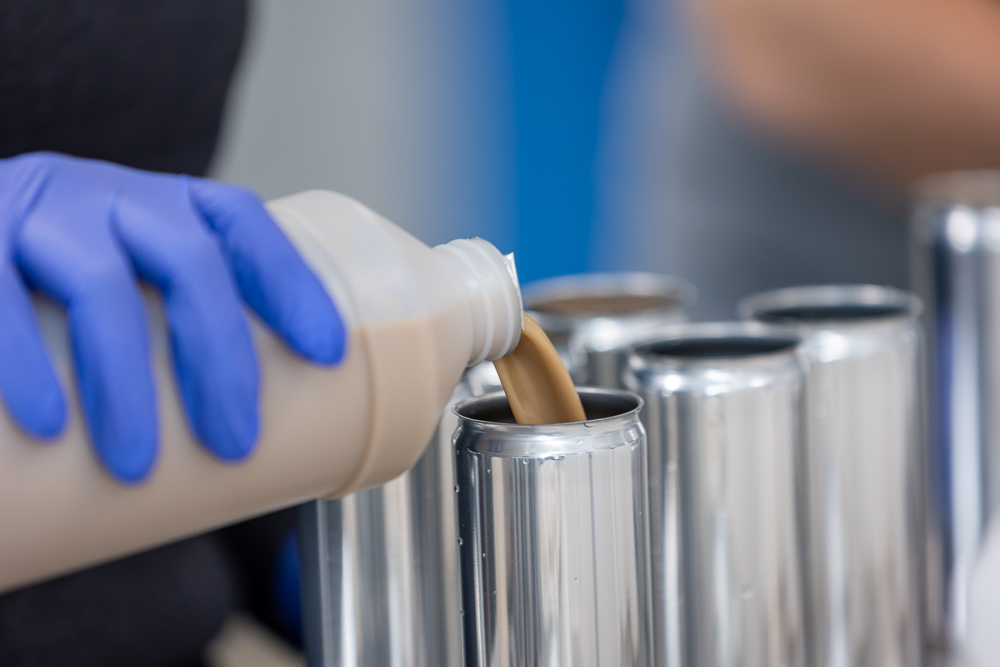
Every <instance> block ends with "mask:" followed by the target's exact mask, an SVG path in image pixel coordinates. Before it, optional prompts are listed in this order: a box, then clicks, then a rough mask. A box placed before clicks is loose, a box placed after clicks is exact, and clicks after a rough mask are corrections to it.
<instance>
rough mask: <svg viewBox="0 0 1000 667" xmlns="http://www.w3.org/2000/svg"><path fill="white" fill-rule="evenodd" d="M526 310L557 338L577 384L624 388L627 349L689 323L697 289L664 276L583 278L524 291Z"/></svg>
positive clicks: (572, 277) (541, 283) (564, 279)
mask: <svg viewBox="0 0 1000 667" xmlns="http://www.w3.org/2000/svg"><path fill="white" fill-rule="evenodd" d="M523 295H524V308H525V310H526V311H529V314H530V315H531V316H532V317H534V318H535V320H536V321H537V322H538V324H539V326H541V327H542V329H543V330H545V333H547V334H548V335H549V338H550V339H552V342H553V344H554V345H555V346H556V349H558V350H559V352H560V355H561V356H562V357H563V361H564V362H565V363H566V367H567V368H568V369H569V370H570V373H571V374H572V375H573V379H574V381H575V382H576V383H577V384H586V385H590V386H597V387H607V388H610V389H616V388H620V387H621V372H622V368H623V359H624V356H623V350H624V348H625V347H626V346H628V344H629V343H633V342H635V341H637V340H642V339H644V338H649V337H650V336H652V335H653V334H654V332H655V331H656V329H657V328H659V327H661V326H663V325H665V324H673V323H676V322H685V321H687V319H688V316H689V313H690V310H691V308H692V307H693V306H694V302H695V289H694V286H693V285H691V284H690V283H688V282H685V281H683V280H681V279H679V278H674V277H672V276H665V275H662V274H659V273H640V272H621V273H582V274H578V275H570V276H560V277H557V278H549V279H546V280H539V281H536V282H533V283H530V284H529V285H526V286H524V289H523Z"/></svg>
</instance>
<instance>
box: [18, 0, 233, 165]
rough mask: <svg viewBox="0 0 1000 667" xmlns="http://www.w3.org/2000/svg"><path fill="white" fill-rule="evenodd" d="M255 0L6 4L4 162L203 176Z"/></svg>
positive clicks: (39, 0)
mask: <svg viewBox="0 0 1000 667" xmlns="http://www.w3.org/2000/svg"><path fill="white" fill-rule="evenodd" d="M245 23H246V3H245V0H173V1H170V0H0V157H9V156H12V155H17V154H20V153H25V152H28V151H36V150H42V149H45V150H54V151H60V152H64V153H69V154H72V155H78V156H82V157H92V158H100V159H104V160H110V161H113V162H118V163H121V164H125V165H129V166H133V167H139V168H142V169H152V170H156V171H169V172H185V173H190V174H203V173H205V170H206V169H207V168H208V164H209V161H210V160H211V157H212V151H213V150H214V148H215V144H216V140H217V138H218V134H219V125H220V122H221V118H222V110H223V104H224V103H225V99H226V93H227V91H228V88H229V81H230V79H231V77H232V74H233V70H234V68H235V66H236V62H237V59H238V58H239V53H240V47H241V44H242V41H243V32H244V26H245Z"/></svg>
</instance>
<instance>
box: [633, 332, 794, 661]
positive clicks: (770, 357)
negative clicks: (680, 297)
mask: <svg viewBox="0 0 1000 667" xmlns="http://www.w3.org/2000/svg"><path fill="white" fill-rule="evenodd" d="M798 349H799V338H798V337H797V336H796V335H794V334H793V333H790V332H788V331H786V330H782V329H779V328H775V327H769V326H765V325H762V324H757V323H753V322H736V323H723V324H681V325H676V326H673V327H669V328H667V329H663V330H661V332H660V333H659V337H658V338H657V339H656V340H654V341H651V342H645V343H641V344H638V345H636V346H634V347H633V348H631V349H630V351H629V354H628V368H627V370H626V374H625V384H626V386H627V387H628V388H629V389H632V390H634V391H636V392H637V393H639V395H640V396H641V397H642V398H643V400H644V401H645V407H644V408H643V410H642V414H641V417H642V421H643V424H644V425H645V427H646V429H647V433H648V437H649V492H650V532H651V544H652V551H651V553H652V561H653V600H654V607H653V609H654V611H653V618H654V628H655V631H654V636H655V642H656V649H655V651H656V653H655V660H654V663H653V664H655V665H658V666H667V667H682V666H683V667H742V666H750V665H752V666H754V667H779V666H780V667H804V665H805V664H806V644H805V641H806V639H805V627H804V622H803V604H804V601H803V592H802V583H803V581H802V574H801V547H802V544H801V539H800V533H799V524H798V518H797V508H799V507H801V505H802V500H803V499H802V496H801V490H800V489H798V488H797V487H796V482H797V480H799V479H800V475H799V474H798V465H799V462H798V460H797V456H798V454H799V451H800V448H801V444H802V443H801V436H802V429H801V407H802V390H803V370H802V366H801V364H800V357H799V352H798Z"/></svg>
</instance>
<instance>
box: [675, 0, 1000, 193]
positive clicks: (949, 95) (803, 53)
mask: <svg viewBox="0 0 1000 667" xmlns="http://www.w3.org/2000/svg"><path fill="white" fill-rule="evenodd" d="M689 9H690V11H691V13H692V15H693V16H694V18H695V20H696V23H697V25H698V27H699V29H700V30H701V34H702V37H703V38H704V39H703V40H702V42H701V43H702V44H703V46H704V48H705V50H706V52H707V53H706V55H707V56H708V59H709V62H710V63H711V64H712V65H713V66H714V67H715V72H716V73H717V75H718V76H719V79H720V82H721V83H722V86H723V89H724V90H725V91H726V92H727V93H728V94H729V96H730V98H731V99H732V101H733V102H734V103H735V105H736V106H737V107H738V108H739V109H741V110H742V111H743V112H744V113H745V114H746V115H747V116H748V117H749V118H750V119H751V120H752V121H753V122H756V123H758V124H759V125H761V126H763V127H764V128H765V129H766V130H768V131H770V132H773V133H775V134H777V135H778V136H779V137H783V138H785V139H787V140H791V141H794V142H797V143H799V144H802V145H805V146H807V147H809V148H812V149H815V150H819V151H822V152H824V153H826V154H828V155H831V156H833V157H835V158H837V159H840V160H846V161H849V162H851V163H853V164H855V165H857V166H860V167H862V168H863V169H865V170H867V171H870V172H874V173H876V174H879V175H881V176H882V177H888V178H890V179H892V180H895V181H899V182H905V181H907V180H909V179H911V178H913V177H915V176H919V175H922V174H926V173H929V172H934V171H941V170H946V169H957V168H981V167H998V168H1000V5H998V4H994V3H993V2H991V1H990V0H691V2H690V4H689Z"/></svg>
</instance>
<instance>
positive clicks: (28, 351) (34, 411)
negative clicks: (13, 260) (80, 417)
mask: <svg viewBox="0 0 1000 667" xmlns="http://www.w3.org/2000/svg"><path fill="white" fill-rule="evenodd" d="M0 322H2V323H3V325H2V326H0V394H2V395H3V400H4V403H5V404H6V406H7V409H8V411H9V412H10V414H11V416H12V417H13V418H14V419H15V420H16V421H17V423H19V424H20V425H21V427H22V428H24V430H25V431H27V432H28V433H29V434H31V435H33V436H35V437H37V438H52V437H55V436H56V435H58V434H59V432H60V431H62V428H63V425H64V424H65V422H66V402H65V399H64V398H63V392H62V389H61V388H60V387H59V380H58V379H57V378H56V374H55V371H53V369H52V364H51V363H50V362H49V357H48V354H47V353H46V350H45V346H44V345H43V344H42V338H41V335H40V334H39V331H38V325H37V323H36V321H35V313H34V310H33V309H32V307H31V300H30V299H29V298H28V293H27V290H26V289H25V287H24V285H23V284H22V282H21V279H20V276H18V275H17V271H16V270H15V269H14V267H13V266H12V265H11V264H8V265H6V266H4V267H2V268H0Z"/></svg>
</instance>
